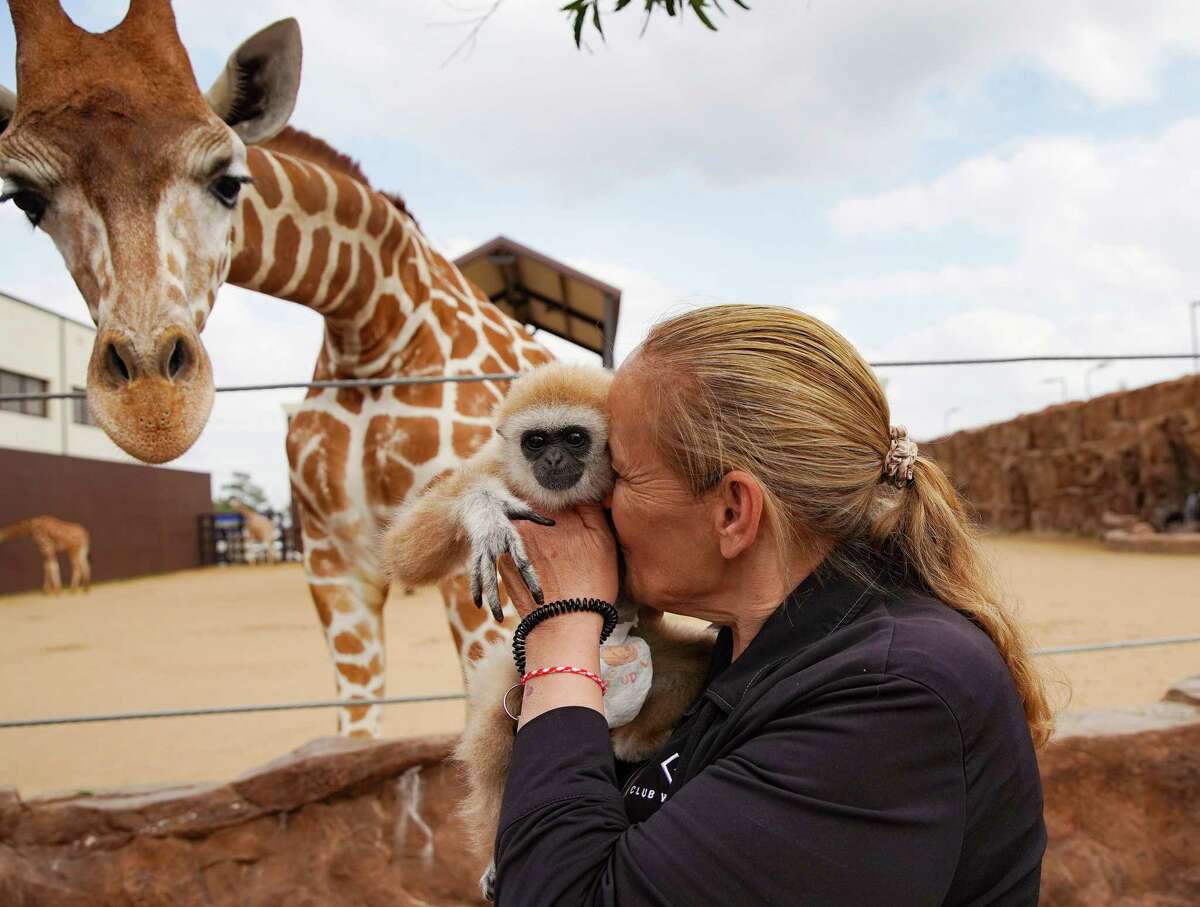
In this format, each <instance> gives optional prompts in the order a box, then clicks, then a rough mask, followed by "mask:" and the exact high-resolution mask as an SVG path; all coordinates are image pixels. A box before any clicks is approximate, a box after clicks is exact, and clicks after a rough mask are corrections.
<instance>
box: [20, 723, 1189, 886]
mask: <svg viewBox="0 0 1200 907" xmlns="http://www.w3.org/2000/svg"><path fill="white" fill-rule="evenodd" d="M1171 708H1172V709H1173V712H1172V715H1171V716H1170V721H1165V722H1164V721H1162V720H1159V718H1158V717H1155V720H1153V721H1149V722H1147V721H1143V720H1142V719H1141V718H1140V717H1139V716H1132V720H1128V719H1129V718H1130V716H1126V719H1127V720H1125V721H1124V729H1126V730H1136V729H1137V728H1138V727H1139V726H1147V725H1148V726H1151V727H1162V726H1164V725H1167V726H1168V729H1166V730H1150V731H1142V732H1138V733H1123V734H1117V735H1111V734H1109V733H1108V731H1109V730H1110V729H1109V728H1107V727H1106V726H1105V722H1104V721H1101V722H1099V723H1096V722H1090V723H1089V722H1087V721H1077V722H1075V724H1076V727H1075V728H1074V730H1073V731H1071V733H1074V734H1076V736H1070V737H1065V738H1062V739H1056V740H1054V741H1052V742H1051V743H1050V744H1049V745H1048V746H1047V747H1046V748H1045V749H1044V750H1043V751H1042V753H1041V754H1040V757H1039V762H1040V765H1041V772H1042V784H1043V787H1044V791H1045V798H1046V827H1047V832H1048V834H1049V847H1048V849H1047V851H1046V857H1045V862H1044V864H1043V868H1042V903H1043V904H1044V905H1047V907H1093V905H1096V904H1106V905H1115V907H1125V905H1128V907H1133V905H1146V904H1153V905H1157V907H1185V905H1195V904H1197V903H1200V869H1198V868H1197V863H1196V859H1195V842H1196V840H1197V837H1198V836H1200V721H1198V720H1197V719H1200V710H1196V709H1195V708H1194V707H1192V706H1188V705H1173V706H1171ZM1175 712H1179V713H1181V714H1182V717H1180V715H1176V714H1174V713H1175ZM1101 717H1104V716H1101ZM1106 720H1107V721H1109V722H1111V716H1109V717H1108V718H1106ZM1170 725H1175V726H1170ZM1089 727H1090V730H1089ZM1097 733H1099V734H1100V735H1101V736H1094V735H1095V734H1097ZM452 743H453V741H452V740H451V739H450V738H447V737H440V738H413V739H408V740H380V741H371V742H364V741H346V740H337V739H326V740H319V741H315V742H314V743H312V744H309V745H308V746H306V747H304V748H302V749H301V750H298V751H297V752H295V753H293V754H291V755H289V756H286V757H284V758H283V759H280V760H277V761H276V762H274V763H271V764H270V765H267V766H265V767H263V768H261V769H258V770H256V771H253V772H250V773H249V774H247V775H245V776H243V777H242V778H239V779H238V780H236V781H233V782H230V783H229V784H213V785H195V786H189V787H182V788H175V789H170V788H166V789H158V790H130V791H115V792H111V793H107V794H80V795H77V796H63V797H39V798H35V799H31V800H22V799H21V797H20V796H19V795H18V794H17V793H16V791H13V790H3V789H0V904H3V905H4V907H202V905H203V907H244V905H248V904H253V905H255V907H417V905H424V907H448V905H464V904H466V905H479V907H482V904H483V902H482V901H481V900H480V898H479V889H478V887H477V880H478V878H479V874H480V872H481V871H482V868H483V866H484V863H485V862H486V859H485V857H484V855H482V854H480V853H478V852H477V851H475V850H474V848H472V847H471V846H470V845H469V844H467V841H466V834H465V830H464V828H463V826H462V824H461V823H460V822H459V821H458V819H457V817H456V815H455V807H456V805H457V804H458V802H459V801H460V799H461V796H462V781H461V776H460V774H459V771H458V768H457V766H455V765H453V764H452V763H450V762H448V761H447V756H448V754H449V752H450V747H451V744H452Z"/></svg>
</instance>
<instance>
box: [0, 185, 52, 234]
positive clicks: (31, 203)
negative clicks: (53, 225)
mask: <svg viewBox="0 0 1200 907" xmlns="http://www.w3.org/2000/svg"><path fill="white" fill-rule="evenodd" d="M10 200H11V201H12V203H13V204H14V205H16V206H17V207H18V208H20V209H21V210H22V211H23V212H25V216H26V217H27V218H29V222H30V223H31V224H33V225H34V226H35V227H36V226H37V225H38V224H40V223H41V222H42V218H43V217H45V216H46V209H47V208H48V207H50V203H49V202H48V201H46V198H45V196H42V195H39V194H38V193H36V192H34V191H33V190H32V189H25V188H23V187H21V186H14V185H12V184H11V183H10V184H7V185H6V186H5V187H4V193H3V194H2V195H0V202H7V201H10Z"/></svg>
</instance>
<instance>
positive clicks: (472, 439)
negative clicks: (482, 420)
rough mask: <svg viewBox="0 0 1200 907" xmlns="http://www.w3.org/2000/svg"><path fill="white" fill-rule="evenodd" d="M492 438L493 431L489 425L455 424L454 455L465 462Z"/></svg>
mask: <svg viewBox="0 0 1200 907" xmlns="http://www.w3.org/2000/svg"><path fill="white" fill-rule="evenodd" d="M491 436H492V429H491V426H489V425H465V424H463V423H462V422H455V423H454V428H453V430H452V438H453V446H454V453H455V454H457V455H458V456H460V457H462V458H463V459H464V460H465V459H467V458H468V457H470V456H471V455H472V454H474V453H475V452H476V451H478V450H479V448H481V447H483V445H484V444H486V443H487V439H488V438H490V437H491Z"/></svg>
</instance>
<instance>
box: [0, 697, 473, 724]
mask: <svg viewBox="0 0 1200 907" xmlns="http://www.w3.org/2000/svg"><path fill="white" fill-rule="evenodd" d="M465 698H466V694H464V693H431V694H429V695H427V696H385V697H383V698H380V699H349V700H347V699H316V700H313V701H311V702H277V703H266V704H263V705H227V706H213V707H211V708H199V709H155V710H153V711H148V712H116V713H113V714H109V715H64V716H60V717H56V718H23V719H17V720H14V721H0V730H2V729H4V728H17V727H42V726H45V725H52V724H95V723H97V722H102V721H141V720H143V719H147V718H195V717H196V716H198V715H244V714H247V713H249V712H294V711H299V710H301V709H333V708H360V707H362V706H369V705H409V704H412V703H417V702H449V701H452V700H456V699H465Z"/></svg>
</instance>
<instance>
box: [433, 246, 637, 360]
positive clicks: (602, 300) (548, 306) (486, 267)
mask: <svg viewBox="0 0 1200 907" xmlns="http://www.w3.org/2000/svg"><path fill="white" fill-rule="evenodd" d="M454 263H455V264H456V265H458V267H459V269H460V270H461V271H462V272H463V273H464V274H465V275H466V276H467V277H468V278H469V279H470V280H471V281H472V282H473V283H474V284H475V285H476V286H478V287H479V288H480V289H481V290H483V292H484V293H486V294H487V296H488V298H489V299H490V300H491V301H492V302H494V303H495V304H496V305H497V306H499V307H500V309H501V310H503V311H504V312H505V313H506V314H508V315H510V316H512V317H513V318H515V319H517V320H518V321H520V322H523V323H524V324H528V325H530V326H531V327H533V328H536V329H537V330H539V331H547V332H548V333H551V334H554V335H555V336H556V337H561V338H563V339H564V340H569V341H570V342H571V343H574V344H577V345H578V346H581V347H583V348H584V349H586V350H590V351H591V352H593V353H596V354H597V355H599V356H600V359H601V361H602V362H603V363H604V365H605V366H607V367H609V368H611V367H612V364H613V342H614V340H615V339H616V336H617V319H618V317H619V316H620V311H621V291H620V290H618V289H617V288H616V287H613V286H609V285H608V284H606V283H604V282H603V281H601V280H597V279H596V278H594V277H589V276H588V275H587V274H584V273H582V272H581V271H576V270H575V269H574V268H571V267H568V266H567V265H564V264H563V263H562V262H559V261H555V260H554V259H553V258H551V257H550V256H548V255H543V254H542V253H541V252H535V251H534V250H533V249H530V248H529V247H528V246H523V245H521V244H520V243H519V242H515V241H514V240H511V239H509V238H508V237H506V236H497V237H496V238H495V239H493V240H491V241H489V242H486V243H484V244H483V245H482V246H479V247H478V248H476V249H472V250H471V251H470V252H467V253H466V254H464V255H460V256H459V257H458V258H457V259H455V262H454Z"/></svg>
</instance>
